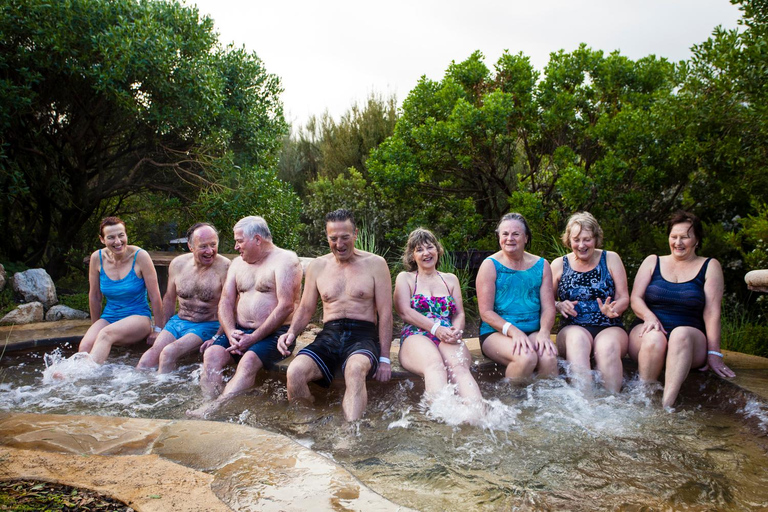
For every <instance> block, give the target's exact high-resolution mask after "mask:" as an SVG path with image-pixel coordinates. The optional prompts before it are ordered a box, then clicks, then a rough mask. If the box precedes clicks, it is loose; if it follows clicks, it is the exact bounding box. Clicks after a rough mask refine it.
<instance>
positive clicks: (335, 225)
mask: <svg viewBox="0 0 768 512" xmlns="http://www.w3.org/2000/svg"><path fill="white" fill-rule="evenodd" d="M325 231H326V234H327V235H328V245H329V246H330V248H331V253H330V254H326V255H325V256H321V257H319V258H316V259H315V260H313V261H312V263H310V264H309V268H308V269H307V276H306V279H305V283H304V294H303V295H302V297H301V305H300V306H299V309H298V311H297V312H296V315H295V316H294V318H293V322H291V326H290V328H289V329H288V332H286V333H285V334H284V335H282V336H280V339H279V340H278V349H279V350H280V352H281V353H282V354H283V355H288V354H289V353H290V348H291V346H292V345H293V344H294V343H295V340H296V336H297V335H298V334H299V333H301V332H302V331H303V330H304V328H305V327H306V326H307V323H308V322H309V320H310V318H311V317H312V315H313V313H314V312H315V307H316V306H317V299H318V297H319V298H321V299H322V300H323V324H324V328H323V330H322V331H321V332H320V333H319V334H318V335H317V337H316V338H315V341H314V342H313V343H312V344H310V345H308V346H307V347H305V348H303V349H302V350H300V351H299V353H298V355H297V356H296V359H294V360H293V361H292V362H291V364H290V366H289V367H288V399H289V400H292V401H293V400H307V401H311V400H312V395H311V393H310V392H309V386H308V384H309V382H311V381H318V384H320V385H321V386H324V387H328V386H330V384H331V380H332V379H333V376H334V374H335V373H336V371H338V370H339V368H340V369H341V371H342V372H343V374H344V382H345V384H346V387H347V389H346V391H345V393H344V400H343V402H342V409H343V410H344V417H345V418H346V420H347V421H354V420H357V419H360V418H361V417H362V416H363V412H365V406H366V404H367V402H368V391H367V390H366V387H365V380H366V378H367V377H371V376H375V378H376V380H380V381H382V382H385V381H388V380H389V377H390V375H391V373H392V368H391V366H390V361H389V347H390V344H391V343H392V281H391V278H390V275H389V268H388V267H387V262H386V261H384V258H382V257H381V256H376V255H375V254H371V253H369V252H365V251H361V250H358V249H355V239H356V238H357V228H356V227H355V219H354V217H353V215H352V212H350V211H348V210H336V211H334V212H331V213H329V214H328V215H326V217H325Z"/></svg>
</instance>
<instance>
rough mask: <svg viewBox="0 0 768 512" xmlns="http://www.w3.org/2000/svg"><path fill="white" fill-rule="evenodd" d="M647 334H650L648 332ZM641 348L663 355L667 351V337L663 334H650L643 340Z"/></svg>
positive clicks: (647, 351)
mask: <svg viewBox="0 0 768 512" xmlns="http://www.w3.org/2000/svg"><path fill="white" fill-rule="evenodd" d="M646 336H648V335H647V334H646ZM641 350H642V351H645V352H646V353H649V354H652V355H655V356H658V355H661V356H663V355H664V354H666V352H667V339H666V338H665V337H664V335H662V334H655V335H653V336H648V338H647V339H645V340H643V345H642V349H641Z"/></svg>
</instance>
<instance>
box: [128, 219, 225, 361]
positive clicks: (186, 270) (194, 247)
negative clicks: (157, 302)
mask: <svg viewBox="0 0 768 512" xmlns="http://www.w3.org/2000/svg"><path fill="white" fill-rule="evenodd" d="M187 244H188V245H189V250H190V251H192V252H191V253H190V254H183V255H181V256H178V257H177V258H174V259H173V261H171V265H170V266H169V267H168V287H167V288H166V290H165V296H164V297H163V312H164V313H165V328H164V329H163V330H162V332H160V334H159V335H157V334H155V336H157V338H156V339H155V341H154V344H153V345H152V348H150V349H149V350H147V351H146V352H144V355H143V356H141V360H139V364H138V365H137V366H136V367H137V368H155V367H157V368H158V372H159V373H167V372H172V371H173V370H175V369H176V363H177V361H178V360H179V359H181V358H182V357H184V356H186V355H188V354H191V353H192V352H195V351H196V350H197V349H198V348H199V347H200V345H202V343H203V342H204V341H207V340H209V339H211V338H212V337H213V336H214V335H215V334H216V333H217V332H219V321H218V320H217V319H216V310H217V308H218V307H219V297H221V288H222V286H224V279H225V278H226V277H227V269H228V268H229V260H228V259H227V258H225V257H224V256H221V255H220V254H219V253H218V252H219V233H218V232H217V231H216V228H214V227H213V226H211V225H210V224H208V223H203V222H200V223H197V224H195V225H194V226H192V227H191V228H189V231H187ZM177 298H178V300H179V312H178V313H177V314H176V315H174V314H173V313H174V311H176V299H177ZM171 315H173V316H171ZM152 338H153V336H152V335H150V339H152Z"/></svg>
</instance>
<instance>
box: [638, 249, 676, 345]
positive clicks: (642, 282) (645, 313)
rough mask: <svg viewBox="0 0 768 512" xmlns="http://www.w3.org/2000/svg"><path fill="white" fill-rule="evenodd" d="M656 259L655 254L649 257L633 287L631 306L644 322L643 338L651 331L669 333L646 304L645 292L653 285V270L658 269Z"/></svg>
mask: <svg viewBox="0 0 768 512" xmlns="http://www.w3.org/2000/svg"><path fill="white" fill-rule="evenodd" d="M656 258H657V257H656V256H655V255H653V254H652V255H650V256H648V257H647V258H645V260H644V261H643V263H642V264H641V265H640V268H639V269H637V275H636V276H635V283H634V285H633V286H632V294H631V295H630V299H629V300H630V304H631V305H632V311H634V312H635V315H637V317H638V318H639V319H640V320H642V321H643V328H642V330H641V331H640V336H641V337H642V336H643V334H645V333H646V332H650V331H660V332H663V333H664V334H667V331H665V330H664V326H663V325H661V322H660V321H659V319H658V318H657V317H656V315H654V314H653V312H652V311H651V309H650V308H649V307H648V305H647V304H646V303H645V290H646V288H648V285H649V284H650V283H651V277H653V269H654V268H655V267H656Z"/></svg>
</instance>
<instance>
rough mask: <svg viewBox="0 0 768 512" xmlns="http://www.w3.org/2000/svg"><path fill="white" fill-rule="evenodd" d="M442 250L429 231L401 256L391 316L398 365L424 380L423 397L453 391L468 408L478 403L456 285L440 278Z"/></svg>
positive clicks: (415, 234)
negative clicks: (398, 323)
mask: <svg viewBox="0 0 768 512" xmlns="http://www.w3.org/2000/svg"><path fill="white" fill-rule="evenodd" d="M443 252H444V251H443V247H442V245H440V242H438V241H437V238H436V237H435V235H433V234H432V233H431V232H430V231H428V230H426V229H422V228H417V229H415V230H414V231H412V232H411V234H410V235H409V236H408V242H407V244H406V246H405V252H404V253H403V265H404V266H405V269H406V271H405V272H400V274H399V275H398V276H397V280H396V282H395V299H394V302H395V310H396V311H397V313H398V315H400V318H402V319H403V322H405V325H404V326H403V330H402V332H401V337H400V353H399V356H398V357H399V359H400V364H401V365H402V366H403V368H405V369H406V370H408V371H409V372H411V373H415V374H416V375H418V376H420V377H422V378H423V379H424V391H425V395H426V396H427V397H430V396H434V394H435V393H437V392H439V391H440V390H441V389H443V388H445V387H446V386H447V385H448V382H451V383H452V384H455V385H456V388H457V391H458V393H459V396H461V397H462V398H464V399H465V400H466V401H467V402H468V403H482V402H481V401H482V398H483V397H482V395H481V394H480V388H479V387H478V386H477V382H475V379H474V377H473V376H472V373H471V371H470V367H471V365H472V356H471V355H470V353H469V350H468V349H467V346H466V345H465V344H464V343H463V342H462V332H463V329H464V306H463V303H462V298H461V287H460V285H459V280H458V279H457V278H456V276H455V275H453V274H446V273H440V272H438V271H437V265H438V263H439V260H440V257H441V256H442V255H443Z"/></svg>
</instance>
